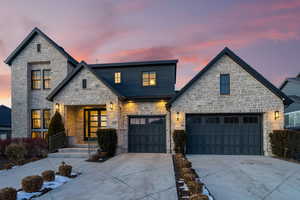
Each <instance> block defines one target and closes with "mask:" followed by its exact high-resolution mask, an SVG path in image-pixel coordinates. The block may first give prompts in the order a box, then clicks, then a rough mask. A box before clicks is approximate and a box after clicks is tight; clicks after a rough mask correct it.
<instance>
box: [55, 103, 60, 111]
mask: <svg viewBox="0 0 300 200" xmlns="http://www.w3.org/2000/svg"><path fill="white" fill-rule="evenodd" d="M55 110H56V111H59V104H58V103H56V104H55Z"/></svg>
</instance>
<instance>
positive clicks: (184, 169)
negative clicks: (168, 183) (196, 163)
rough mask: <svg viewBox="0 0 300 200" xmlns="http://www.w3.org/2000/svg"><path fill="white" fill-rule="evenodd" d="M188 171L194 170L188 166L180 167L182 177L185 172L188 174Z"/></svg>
mask: <svg viewBox="0 0 300 200" xmlns="http://www.w3.org/2000/svg"><path fill="white" fill-rule="evenodd" d="M188 173H190V174H192V173H193V170H192V169H191V168H186V167H184V168H181V169H180V176H181V177H183V175H184V174H188Z"/></svg>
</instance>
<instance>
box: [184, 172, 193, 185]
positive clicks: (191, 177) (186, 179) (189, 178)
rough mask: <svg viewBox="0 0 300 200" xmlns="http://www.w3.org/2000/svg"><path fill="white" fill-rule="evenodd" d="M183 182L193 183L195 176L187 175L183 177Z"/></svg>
mask: <svg viewBox="0 0 300 200" xmlns="http://www.w3.org/2000/svg"><path fill="white" fill-rule="evenodd" d="M182 178H183V180H184V182H185V183H187V182H189V181H195V179H196V176H195V174H193V173H187V174H184V175H183V177H182Z"/></svg>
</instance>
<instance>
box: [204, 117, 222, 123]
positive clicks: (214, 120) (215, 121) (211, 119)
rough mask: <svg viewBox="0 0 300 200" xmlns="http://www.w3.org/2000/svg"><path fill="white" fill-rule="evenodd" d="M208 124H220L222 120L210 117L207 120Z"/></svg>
mask: <svg viewBox="0 0 300 200" xmlns="http://www.w3.org/2000/svg"><path fill="white" fill-rule="evenodd" d="M206 123H207V124H219V123H220V118H219V117H208V118H206Z"/></svg>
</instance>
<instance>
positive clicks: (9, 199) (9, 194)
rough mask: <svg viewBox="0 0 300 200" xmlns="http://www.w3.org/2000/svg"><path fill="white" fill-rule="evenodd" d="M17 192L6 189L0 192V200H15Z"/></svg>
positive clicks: (12, 189)
mask: <svg viewBox="0 0 300 200" xmlns="http://www.w3.org/2000/svg"><path fill="white" fill-rule="evenodd" d="M16 199H17V190H16V189H15V188H10V187H6V188H3V189H1V190H0V200H16Z"/></svg>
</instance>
